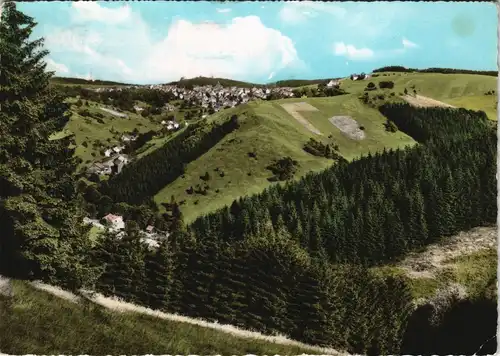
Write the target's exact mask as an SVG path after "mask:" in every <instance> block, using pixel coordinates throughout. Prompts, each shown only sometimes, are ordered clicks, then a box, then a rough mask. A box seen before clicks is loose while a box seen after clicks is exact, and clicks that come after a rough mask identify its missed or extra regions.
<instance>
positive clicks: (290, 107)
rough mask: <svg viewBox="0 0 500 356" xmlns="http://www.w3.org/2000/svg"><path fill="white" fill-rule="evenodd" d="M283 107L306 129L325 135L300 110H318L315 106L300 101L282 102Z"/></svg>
mask: <svg viewBox="0 0 500 356" xmlns="http://www.w3.org/2000/svg"><path fill="white" fill-rule="evenodd" d="M281 107H282V108H283V109H285V111H286V112H287V113H289V114H290V115H291V116H292V117H293V118H294V119H295V120H297V121H298V122H300V123H301V124H302V125H304V127H305V128H306V129H308V130H309V131H311V132H312V133H315V134H316V135H321V136H322V135H323V134H322V133H321V131H319V130H318V129H317V128H316V127H314V126H313V125H312V124H311V123H310V122H309V121H307V120H306V119H305V118H304V117H303V116H302V115H300V111H318V109H316V108H315V107H314V106H312V105H310V104H308V103H304V102H300V103H286V104H281Z"/></svg>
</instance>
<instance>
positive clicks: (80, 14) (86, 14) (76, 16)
mask: <svg viewBox="0 0 500 356" xmlns="http://www.w3.org/2000/svg"><path fill="white" fill-rule="evenodd" d="M131 13H132V11H131V9H130V7H129V6H128V5H123V6H120V7H118V8H108V7H103V6H101V5H99V4H98V3H97V2H93V1H77V2H73V3H72V11H71V15H72V19H73V20H74V21H82V22H84V21H99V22H106V23H112V24H117V23H121V22H125V21H127V20H129V19H130V17H131Z"/></svg>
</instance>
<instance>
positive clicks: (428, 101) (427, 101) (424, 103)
mask: <svg viewBox="0 0 500 356" xmlns="http://www.w3.org/2000/svg"><path fill="white" fill-rule="evenodd" d="M402 98H403V99H404V100H406V101H407V102H408V103H409V104H410V105H413V106H416V107H419V108H430V107H436V106H437V107H444V108H454V107H455V106H453V105H450V104H446V103H443V102H442V101H439V100H435V99H432V98H428V97H426V96H422V95H418V94H417V95H415V96H413V95H403V96H402Z"/></svg>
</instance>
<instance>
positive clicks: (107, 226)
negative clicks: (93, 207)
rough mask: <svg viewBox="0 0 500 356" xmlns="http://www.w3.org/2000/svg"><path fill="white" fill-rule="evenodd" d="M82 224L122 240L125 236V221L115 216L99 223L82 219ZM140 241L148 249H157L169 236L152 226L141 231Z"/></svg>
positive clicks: (107, 216)
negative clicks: (113, 234)
mask: <svg viewBox="0 0 500 356" xmlns="http://www.w3.org/2000/svg"><path fill="white" fill-rule="evenodd" d="M83 223H84V224H91V225H93V226H96V227H98V228H99V229H101V230H103V231H106V230H107V231H111V232H115V233H117V234H116V237H117V238H119V239H120V238H122V237H123V236H124V234H125V231H124V230H125V221H124V220H123V217H122V216H120V215H115V214H108V215H106V216H104V217H103V218H102V219H101V220H100V221H98V220H95V219H90V218H87V217H86V218H84V219H83ZM141 235H142V237H141V239H140V241H141V242H142V243H144V244H146V245H148V246H149V247H152V248H158V247H159V246H160V242H161V241H162V240H165V239H167V238H168V236H169V235H170V234H169V233H168V232H165V231H158V230H156V229H155V227H154V226H151V225H149V226H147V227H146V229H145V230H143V231H141Z"/></svg>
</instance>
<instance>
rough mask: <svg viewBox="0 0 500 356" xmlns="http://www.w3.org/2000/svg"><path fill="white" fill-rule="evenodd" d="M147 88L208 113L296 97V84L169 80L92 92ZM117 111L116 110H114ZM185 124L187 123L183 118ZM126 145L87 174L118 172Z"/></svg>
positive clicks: (329, 84)
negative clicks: (243, 85) (184, 84)
mask: <svg viewBox="0 0 500 356" xmlns="http://www.w3.org/2000/svg"><path fill="white" fill-rule="evenodd" d="M368 78H370V76H368V75H365V74H364V73H363V74H361V75H357V74H353V75H351V80H363V79H368ZM339 85H340V80H334V79H332V80H328V81H326V83H325V84H324V86H325V87H326V88H334V87H339ZM145 87H146V88H148V89H151V90H160V91H163V92H167V93H171V94H172V95H173V96H174V97H176V98H177V99H178V100H182V101H184V102H187V103H189V104H190V106H192V107H199V108H201V109H202V110H203V111H204V112H206V113H208V114H213V113H215V112H218V111H220V110H222V109H227V108H232V107H235V106H237V105H241V104H245V103H248V102H249V101H252V100H259V99H260V100H272V99H274V100H275V99H283V98H292V97H295V96H296V95H298V94H297V92H296V91H295V89H296V88H291V87H274V86H273V87H267V88H260V87H251V88H241V87H235V86H233V87H223V86H222V85H221V84H220V83H219V82H217V84H216V85H215V86H212V85H204V86H194V87H193V88H192V89H189V88H185V87H181V86H178V85H169V84H154V85H148V86H140V85H131V86H125V87H119V88H108V87H101V88H91V89H89V90H93V91H95V92H107V91H108V92H111V91H122V90H125V89H139V88H145ZM162 109H163V110H164V111H166V112H172V111H175V110H176V107H175V106H174V105H172V104H170V103H165V104H164V105H163V107H162ZM134 110H135V111H136V112H138V113H140V112H142V111H143V110H144V109H143V108H141V107H139V106H134ZM117 114H118V113H117ZM120 115H124V114H120ZM205 117H207V114H203V115H202V117H201V118H205ZM161 124H162V125H163V126H164V127H165V128H166V129H167V130H168V131H176V130H179V129H180V128H181V126H180V124H179V123H177V122H175V121H174V120H162V121H161ZM185 124H186V126H187V125H188V123H187V122H185ZM135 139H136V137H135V136H127V135H124V136H122V139H121V141H122V143H126V142H130V141H134V140H135ZM124 148H125V146H123V145H121V146H119V145H117V146H114V147H109V148H107V149H106V150H105V151H104V156H105V157H106V158H109V159H106V160H105V161H103V162H97V163H94V164H93V165H92V166H91V167H90V168H89V169H88V171H87V173H88V174H93V173H95V174H98V175H111V174H119V173H120V172H121V171H122V169H123V167H124V166H125V165H127V164H128V163H130V161H131V159H130V157H129V156H128V155H125V154H123V153H122V151H123V150H124Z"/></svg>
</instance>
